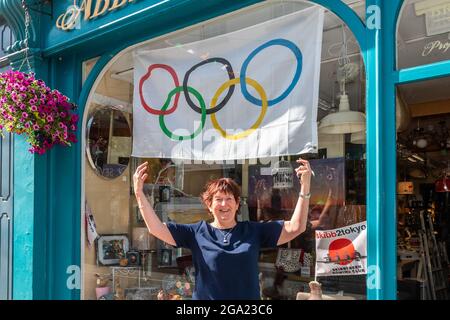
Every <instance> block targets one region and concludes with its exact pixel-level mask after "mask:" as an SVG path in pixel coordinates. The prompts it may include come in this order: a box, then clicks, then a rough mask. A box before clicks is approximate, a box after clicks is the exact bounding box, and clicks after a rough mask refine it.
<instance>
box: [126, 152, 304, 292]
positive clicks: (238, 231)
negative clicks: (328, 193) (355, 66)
mask: <svg viewBox="0 0 450 320" xmlns="http://www.w3.org/2000/svg"><path fill="white" fill-rule="evenodd" d="M297 162H298V163H300V166H299V167H298V168H297V169H295V171H296V174H297V177H299V178H300V182H301V190H300V195H299V199H298V201H297V204H296V207H295V209H294V213H293V214H292V218H291V220H289V221H271V222H264V223H258V222H253V221H244V222H237V221H236V220H237V219H236V212H237V210H238V208H239V201H240V188H239V186H238V185H237V184H236V183H235V182H234V181H233V180H232V179H229V178H221V179H217V180H213V181H210V182H209V183H208V184H207V185H206V187H205V191H204V192H203V193H202V195H201V198H202V201H203V203H204V204H205V205H206V207H207V208H208V210H209V211H210V213H211V214H212V216H213V217H214V221H213V222H211V223H210V224H209V223H207V222H205V221H201V222H198V223H194V224H177V223H172V222H168V223H162V222H161V221H160V219H159V218H158V216H157V215H156V214H155V212H154V211H153V208H152V207H151V206H150V203H149V202H148V201H147V199H146V197H145V195H144V192H143V183H144V181H145V179H146V178H147V176H148V174H147V167H148V163H147V162H145V163H143V164H141V165H140V166H139V167H138V168H137V169H136V172H135V174H134V176H133V180H134V190H135V195H136V199H137V202H138V206H139V209H140V211H141V214H142V216H143V218H144V221H145V223H146V225H147V228H148V230H149V231H150V233H151V234H153V235H154V236H155V237H157V238H159V239H160V240H162V241H164V242H166V243H168V244H170V245H172V246H175V247H184V248H188V249H190V250H191V251H192V258H193V264H194V267H195V290H194V293H193V297H192V298H193V299H198V300H210V299H220V300H224V299H246V300H248V299H260V292H259V281H258V257H259V251H260V249H261V248H273V247H276V246H279V245H282V244H284V243H286V242H288V241H291V240H292V239H294V238H295V237H297V236H298V235H300V234H301V233H302V232H304V231H305V229H306V221H307V216H308V202H309V201H308V199H309V197H310V183H311V167H310V165H309V162H308V161H306V160H303V159H299V160H297Z"/></svg>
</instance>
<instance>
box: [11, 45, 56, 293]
mask: <svg viewBox="0 0 450 320" xmlns="http://www.w3.org/2000/svg"><path fill="white" fill-rule="evenodd" d="M23 59H24V54H23V52H21V53H18V54H16V55H13V56H12V57H11V64H12V67H13V68H14V69H16V70H17V69H18V68H19V67H20V66H22V69H23V70H22V71H23V72H29V70H28V68H27V67H26V65H27V63H26V62H25V63H24V60H23ZM28 59H29V62H30V66H31V68H32V71H34V72H36V73H37V74H40V75H41V76H44V75H45V72H44V70H45V68H44V67H45V64H44V63H43V61H42V60H41V59H40V58H38V56H36V55H35V54H33V51H32V50H30V53H29V56H28ZM28 149H30V144H29V143H28V142H27V141H26V137H25V136H22V135H20V136H18V135H16V136H15V137H14V166H13V168H14V193H13V196H14V201H13V203H14V225H13V281H12V283H13V290H12V293H13V299H15V300H29V299H45V297H46V291H47V289H46V288H47V285H46V281H47V277H48V275H47V258H46V257H47V245H46V237H47V235H46V224H47V219H48V216H47V213H48V204H47V155H45V154H44V155H36V154H31V153H30V152H29V151H28Z"/></svg>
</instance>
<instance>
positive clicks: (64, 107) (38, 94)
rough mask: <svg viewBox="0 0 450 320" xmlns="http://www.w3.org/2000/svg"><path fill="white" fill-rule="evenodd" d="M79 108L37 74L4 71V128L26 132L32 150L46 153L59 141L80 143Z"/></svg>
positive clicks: (0, 103)
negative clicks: (77, 136) (76, 110)
mask: <svg viewBox="0 0 450 320" xmlns="http://www.w3.org/2000/svg"><path fill="white" fill-rule="evenodd" d="M75 108H76V106H75V105H74V104H73V103H70V102H69V99H68V98H67V97H66V96H64V95H63V94H61V93H60V92H59V91H58V90H51V89H50V88H49V87H47V86H46V84H45V83H44V81H42V80H38V79H36V78H35V77H34V74H33V73H31V74H26V73H23V72H20V71H6V72H4V73H0V129H2V128H5V129H6V130H7V131H8V132H13V133H17V134H25V135H26V136H27V142H29V143H30V145H31V148H30V149H29V151H30V152H31V153H37V154H43V153H45V152H46V151H47V150H49V149H50V148H52V147H53V146H54V145H55V144H60V145H63V146H70V145H71V143H73V142H77V140H76V137H75V132H76V130H77V122H78V115H76V114H74V113H73V111H74V110H75ZM0 132H1V131H0Z"/></svg>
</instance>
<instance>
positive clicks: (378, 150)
mask: <svg viewBox="0 0 450 320" xmlns="http://www.w3.org/2000/svg"><path fill="white" fill-rule="evenodd" d="M400 3H401V0H392V1H383V0H368V1H366V8H367V12H366V14H367V22H366V24H367V25H366V28H367V39H368V46H367V51H366V52H365V53H364V54H365V55H366V59H365V61H366V73H367V75H366V77H367V83H366V101H367V109H366V112H367V178H368V182H367V207H368V214H367V224H368V228H367V237H368V239H367V245H368V267H369V274H368V279H367V280H368V281H367V298H368V299H370V300H394V299H396V298H397V276H396V269H397V217H396V183H397V172H396V117H395V87H394V74H395V73H394V71H395V49H396V47H395V34H396V21H395V19H396V13H397V11H398V7H399V5H400Z"/></svg>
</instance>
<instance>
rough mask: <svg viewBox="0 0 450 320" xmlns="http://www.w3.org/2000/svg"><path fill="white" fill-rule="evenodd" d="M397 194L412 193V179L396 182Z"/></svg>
mask: <svg viewBox="0 0 450 320" xmlns="http://www.w3.org/2000/svg"><path fill="white" fill-rule="evenodd" d="M397 194H414V185H413V183H412V181H401V182H399V183H398V184H397Z"/></svg>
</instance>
